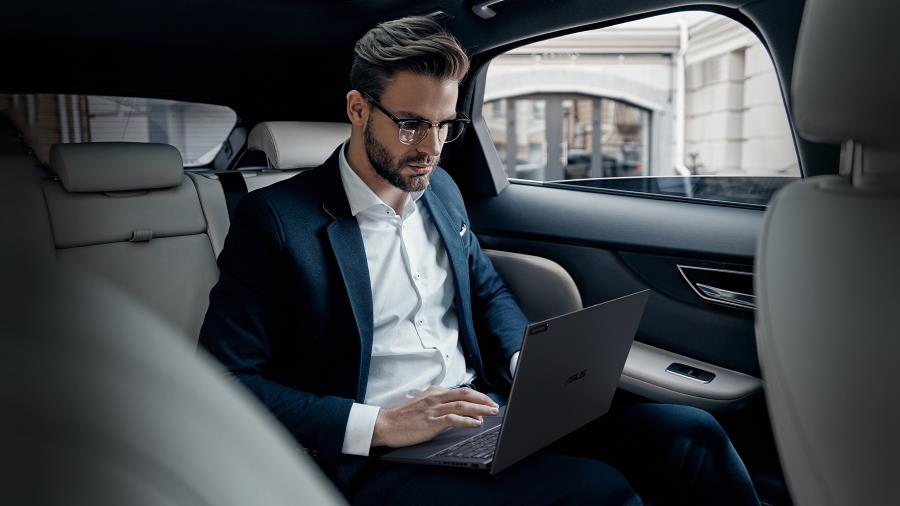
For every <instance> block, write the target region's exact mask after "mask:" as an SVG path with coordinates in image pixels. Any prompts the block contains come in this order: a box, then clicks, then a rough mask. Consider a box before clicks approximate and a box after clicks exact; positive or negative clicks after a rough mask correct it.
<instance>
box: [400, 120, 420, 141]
mask: <svg viewBox="0 0 900 506" xmlns="http://www.w3.org/2000/svg"><path fill="white" fill-rule="evenodd" d="M418 123H419V122H418V121H402V122H400V124H399V125H398V126H399V127H400V142H402V143H403V144H415V143H417V142H419V141H420V140H422V136H420V135H419V128H418Z"/></svg>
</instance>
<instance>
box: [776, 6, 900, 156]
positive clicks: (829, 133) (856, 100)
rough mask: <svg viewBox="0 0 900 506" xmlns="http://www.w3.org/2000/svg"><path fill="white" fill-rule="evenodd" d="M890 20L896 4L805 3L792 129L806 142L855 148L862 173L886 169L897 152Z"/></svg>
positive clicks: (897, 56)
mask: <svg viewBox="0 0 900 506" xmlns="http://www.w3.org/2000/svg"><path fill="white" fill-rule="evenodd" d="M897 19H900V3H898V2H884V1H882V0H855V1H852V2H848V1H846V0H807V2H806V6H805V8H804V12H803V22H802V24H801V26H800V37H799V40H798V46H797V54H796V61H795V63H794V78H793V89H792V90H791V92H792V97H793V108H794V118H795V125H796V127H797V129H798V131H799V132H800V134H801V135H802V136H803V137H805V138H808V139H810V140H815V141H826V142H841V141H847V140H853V141H854V142H857V143H859V144H861V145H862V146H863V148H864V149H865V151H866V158H867V159H866V160H865V161H864V162H863V163H864V165H865V167H866V170H868V169H869V168H873V169H882V168H885V167H884V165H885V164H887V163H892V162H896V161H897V156H896V155H897V154H898V152H900V128H897V123H896V122H897V112H898V111H900V71H898V67H897V62H898V61H900V38H898V37H897V27H896V23H897ZM870 152H871V153H870ZM870 154H871V155H873V156H871V157H870V156H869V155H870ZM870 162H874V163H875V165H878V166H876V167H870Z"/></svg>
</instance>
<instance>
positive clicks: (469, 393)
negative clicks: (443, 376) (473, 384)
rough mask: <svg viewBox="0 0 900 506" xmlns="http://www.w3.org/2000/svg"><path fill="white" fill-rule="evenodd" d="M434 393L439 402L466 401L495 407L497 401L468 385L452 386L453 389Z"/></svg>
mask: <svg viewBox="0 0 900 506" xmlns="http://www.w3.org/2000/svg"><path fill="white" fill-rule="evenodd" d="M436 395H437V397H438V398H439V399H440V400H441V402H452V401H468V402H472V403H475V404H484V405H487V406H494V407H497V403H496V402H494V401H493V399H491V398H490V397H488V396H487V395H484V394H483V393H481V392H479V391H477V390H472V389H471V388H468V387H463V388H454V389H453V390H447V391H446V392H442V393H438V394H436Z"/></svg>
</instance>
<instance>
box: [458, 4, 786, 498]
mask: <svg viewBox="0 0 900 506" xmlns="http://www.w3.org/2000/svg"><path fill="white" fill-rule="evenodd" d="M666 23H670V24H671V25H674V27H673V26H671V25H670V29H671V30H673V31H675V32H680V33H679V35H687V36H688V38H692V40H700V41H702V40H704V37H707V38H713V34H712V33H711V32H716V34H715V37H718V38H719V41H718V42H717V43H719V44H720V47H718V48H716V47H713V46H715V44H714V43H712V42H710V44H708V45H707V46H705V47H703V48H702V52H698V53H699V54H693V55H691V54H690V52H689V50H685V48H684V47H679V46H676V47H673V48H670V50H668V52H666V51H664V50H662V49H660V50H659V51H660V53H659V54H654V55H650V56H648V55H646V54H639V55H633V54H628V53H626V52H624V51H622V52H619V53H616V50H615V49H610V44H612V43H613V42H615V41H616V40H619V41H625V42H623V43H628V44H635V37H640V33H639V32H640V31H641V30H645V32H646V34H652V35H647V36H648V37H651V36H655V37H658V36H659V33H660V30H661V28H660V27H663V26H665V25H666ZM685 30H687V32H688V33H687V34H685V33H684V31H685ZM692 30H693V32H692ZM723 33H724V35H723ZM636 34H637V35H636ZM723 38H724V39H726V41H725V42H724V43H722V39H723ZM648 40H649V38H648ZM677 40H678V41H680V42H670V43H674V44H679V43H682V44H683V41H684V40H685V39H684V38H683V37H678V39H677ZM611 41H612V42H611ZM653 43H654V44H657V46H663V45H664V44H665V43H666V42H660V41H659V40H658V39H654V40H653ZM591 44H594V47H593V51H594V52H593V53H591V54H590V55H588V56H585V55H586V54H587V53H588V52H589V51H588V50H585V47H589V46H590V45H591ZM547 48H552V49H549V50H548V49H547ZM604 51H605V52H606V54H604ZM560 55H563V57H565V58H568V61H567V62H565V63H562V64H560V63H559V62H554V61H552V60H553V59H554V58H558V57H559V56H560ZM604 55H605V56H608V58H606V60H604V59H603V58H604ZM623 55H626V56H623ZM491 57H492V58H493V60H492V62H491V63H490V64H487V63H485V64H484V65H482V66H481V67H476V70H475V71H476V75H475V79H474V80H473V82H472V84H471V87H470V89H469V90H468V91H469V100H470V101H471V104H472V108H471V113H472V116H473V120H474V123H473V130H474V132H473V134H470V135H469V136H468V137H467V139H466V143H465V145H464V150H465V153H461V152H456V153H454V154H453V155H452V157H453V158H452V161H453V162H454V163H456V164H459V165H466V166H468V167H469V170H468V171H465V172H460V173H455V174H454V176H456V177H457V178H458V179H459V180H460V181H462V183H463V186H464V188H465V190H466V191H465V194H466V197H467V205H468V209H469V214H470V218H471V222H472V227H473V230H474V231H475V232H476V234H477V236H478V237H479V239H480V241H481V243H482V245H483V247H485V248H488V249H495V250H502V251H510V252H516V253H523V254H528V255H536V256H539V257H544V258H547V259H550V260H552V261H554V262H556V263H558V264H559V265H560V266H562V267H563V268H564V269H565V270H566V271H567V272H568V273H569V274H570V275H571V277H572V278H573V280H574V282H575V284H576V286H577V288H578V291H579V292H580V295H581V297H582V301H583V304H584V305H585V306H587V305H591V304H596V303H600V302H604V301H606V300H610V299H613V298H616V297H620V296H622V295H625V294H628V293H632V292H635V291H638V290H642V289H650V290H651V291H652V295H651V298H650V301H649V303H648V306H647V309H646V312H645V314H644V317H643V320H642V322H641V325H640V328H639V330H638V333H637V336H636V342H635V344H634V346H633V348H632V352H631V354H630V356H629V359H628V362H627V363H626V366H625V370H624V372H623V375H622V377H621V380H620V385H619V386H620V391H619V394H618V395H617V402H645V401H655V402H672V403H681V404H687V405H692V406H696V407H699V408H702V409H706V410H708V411H709V412H711V413H712V414H714V415H715V416H716V417H717V419H718V420H719V421H720V423H721V424H722V425H723V427H724V428H725V429H726V431H727V432H728V433H729V435H730V437H731V438H732V441H733V442H734V444H735V447H736V448H737V449H738V451H739V453H740V454H741V456H742V457H743V459H744V461H745V463H746V464H747V466H748V469H749V470H750V472H751V474H752V476H753V479H754V481H755V483H756V485H757V488H758V490H759V491H760V494H761V497H763V498H764V500H765V501H766V502H768V503H771V504H790V498H789V497H788V494H787V492H786V487H785V485H784V479H783V476H782V473H781V470H780V467H779V464H778V457H777V451H776V449H775V445H774V442H773V439H772V435H771V431H770V429H769V421H768V414H767V410H766V405H765V400H764V396H763V382H762V380H761V375H760V369H759V361H758V358H757V354H756V343H755V334H754V309H755V306H754V303H755V300H754V294H753V262H754V255H755V248H756V241H757V236H758V234H759V231H760V228H761V225H762V220H763V214H764V212H765V209H766V203H767V202H768V200H769V199H770V198H771V196H772V195H773V194H774V193H775V192H776V191H777V190H778V189H779V188H781V187H782V186H784V185H785V184H787V183H789V182H791V181H793V180H796V179H797V178H799V177H800V176H801V173H800V161H799V159H798V156H797V147H796V146H795V145H794V141H793V134H792V131H791V128H790V124H789V118H788V117H787V115H786V111H785V105H784V102H783V100H782V94H781V91H780V90H781V88H780V83H779V78H778V76H777V74H776V71H775V67H774V66H773V65H772V61H771V60H770V59H769V53H768V52H767V50H766V48H765V46H764V45H763V44H762V43H761V42H760V41H759V39H758V38H757V37H756V35H754V34H753V33H752V32H750V31H749V30H748V29H747V28H746V27H744V26H743V25H741V24H740V23H737V22H736V21H734V20H732V19H728V18H725V17H724V16H719V15H716V14H710V13H696V14H691V13H689V14H677V15H672V14H669V15H661V16H657V17H654V19H652V20H648V21H646V22H645V23H644V24H643V25H641V24H640V23H638V24H637V25H629V26H626V27H625V28H624V29H622V30H619V31H618V32H616V31H615V30H612V31H607V32H602V33H599V32H594V33H591V32H584V33H581V34H575V35H568V36H566V37H559V38H553V39H542V40H541V41H538V42H537V43H534V44H530V45H527V46H520V47H516V48H514V49H512V50H509V51H507V53H506V54H502V55H498V54H492V55H491ZM504 57H506V58H507V61H503V58H504ZM592 58H593V59H594V60H598V61H599V63H598V62H597V61H595V62H588V63H586V64H585V65H584V68H578V67H579V63H578V60H582V59H583V60H590V59H592ZM628 58H632V59H638V58H644V59H645V60H648V61H642V62H638V63H636V64H635V65H644V66H645V67H650V66H652V65H659V66H668V68H667V70H669V71H671V72H672V74H670V77H669V78H668V79H669V81H667V84H665V85H662V86H658V88H662V89H663V91H664V93H656V95H654V93H655V92H656V91H658V90H653V89H647V90H643V93H641V91H642V90H641V88H640V87H641V86H645V85H648V83H650V84H654V83H655V81H654V79H657V78H658V76H659V75H662V72H658V73H656V74H654V70H653V69H650V70H648V69H646V68H645V69H644V72H643V74H641V73H639V72H631V73H630V74H629V73H628V72H620V73H618V74H616V72H614V71H613V72H610V71H609V68H610V66H611V65H614V64H615V63H616V62H615V61H613V60H615V59H618V63H619V64H620V65H628V64H629V62H628V61H627V60H628ZM654 58H655V59H656V60H655V61H650V60H653V59H654ZM673 59H680V61H676V62H674V63H673V62H672V60H673ZM476 61H477V60H476ZM623 61H624V63H623ZM498 62H502V64H505V65H506V67H507V68H497V63H498ZM573 62H575V63H573ZM516 65H519V66H522V67H523V68H522V69H517V68H514V67H516ZM590 65H594V66H595V67H596V66H599V67H600V68H601V70H599V71H597V70H596V69H591V68H589V67H590ZM542 67H543V68H542ZM763 67H765V68H763ZM541 72H545V73H546V74H547V77H546V78H537V77H535V76H536V75H537V74H540V73H541ZM678 72H681V73H682V76H681V77H680V78H679V76H678V75H677V73H678ZM561 75H562V77H561ZM598 82H599V83H600V84H598ZM723 83H724V85H723ZM616 86H618V88H617V87H616ZM635 90H637V91H635ZM654 98H658V99H659V103H655V102H654ZM666 100H670V102H666ZM673 102H674V103H673ZM679 102H680V104H679ZM610 111H612V112H610ZM579 115H580V117H579ZM604 115H606V117H605V119H604ZM673 116H674V117H675V118H674V120H673V118H672V117H673ZM679 116H680V117H682V118H685V119H684V121H683V122H682V123H681V124H680V125H679V124H677V123H678V117H679ZM605 122H611V123H612V127H609V128H607V126H608V125H607V123H605ZM667 122H673V123H675V124H673V125H668V124H667ZM536 125H537V126H536ZM679 128H680V129H681V131H680V132H679V131H678V130H679ZM536 131H537V132H538V134H537V135H535V132H536ZM578 135H581V138H580V139H579V138H578ZM617 136H618V137H617ZM586 139H587V140H586ZM592 141H593V142H592ZM616 142H618V145H616ZM679 142H680V143H681V146H678V145H677V144H678V143H679ZM601 143H602V144H601ZM514 144H516V145H514ZM665 144H668V145H665ZM598 145H599V146H598ZM611 145H612V146H611ZM734 151H737V152H738V155H737V156H735V155H734ZM450 165H451V166H452V163H451V164H450ZM596 176H599V177H596ZM616 176H631V177H616ZM634 176H638V177H634ZM491 190H496V191H493V192H492V191H491Z"/></svg>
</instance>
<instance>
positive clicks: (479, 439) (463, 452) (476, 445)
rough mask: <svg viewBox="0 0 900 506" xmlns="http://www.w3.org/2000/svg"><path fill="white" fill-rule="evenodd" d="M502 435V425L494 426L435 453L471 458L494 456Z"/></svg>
mask: <svg viewBox="0 0 900 506" xmlns="http://www.w3.org/2000/svg"><path fill="white" fill-rule="evenodd" d="M499 437H500V426H499V425H498V426H497V427H494V428H493V429H489V430H487V431H484V432H482V433H481V434H479V435H477V436H475V437H473V438H472V439H467V440H465V441H462V442H460V443H457V444H455V445H453V446H451V447H449V448H446V449H444V450H442V451H441V452H440V453H437V454H436V455H434V456H435V457H459V458H471V459H486V458H489V457H493V456H494V450H495V449H496V448H497V440H498V438H499Z"/></svg>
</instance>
